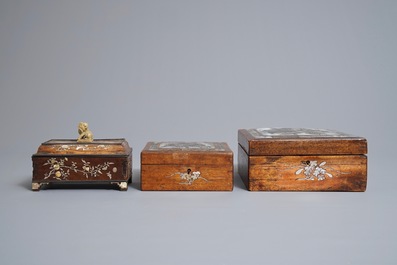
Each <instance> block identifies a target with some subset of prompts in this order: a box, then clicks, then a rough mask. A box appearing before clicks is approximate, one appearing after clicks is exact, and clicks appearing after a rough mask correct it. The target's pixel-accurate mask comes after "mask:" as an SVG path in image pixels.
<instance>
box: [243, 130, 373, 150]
mask: <svg viewBox="0 0 397 265" xmlns="http://www.w3.org/2000/svg"><path fill="white" fill-rule="evenodd" d="M238 141H239V144H240V145H241V146H242V147H243V149H244V150H245V151H246V152H247V153H248V154H249V155H301V154H307V155H361V154H366V153H367V140H366V139H365V138H363V137H355V136H341V137H321V136H320V137H307V138H304V137H293V136H292V137H288V138H277V137H273V138H258V137H254V136H253V135H252V134H251V133H250V132H249V131H248V130H245V129H241V130H239V132H238Z"/></svg>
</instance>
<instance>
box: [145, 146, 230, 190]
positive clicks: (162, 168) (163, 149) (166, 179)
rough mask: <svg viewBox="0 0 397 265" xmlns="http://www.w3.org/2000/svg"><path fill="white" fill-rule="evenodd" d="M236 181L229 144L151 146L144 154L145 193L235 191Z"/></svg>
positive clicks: (147, 147)
mask: <svg viewBox="0 0 397 265" xmlns="http://www.w3.org/2000/svg"><path fill="white" fill-rule="evenodd" d="M233 181H234V180H233V152H232V151H231V150H230V148H229V146H228V145H227V144H226V143H216V142H215V143H214V142H149V143H148V144H147V145H146V147H145V148H144V149H143V150H142V153H141V189H142V190H143V191H149V190H152V191H154V190H156V191H165V190H168V191H232V190H233Z"/></svg>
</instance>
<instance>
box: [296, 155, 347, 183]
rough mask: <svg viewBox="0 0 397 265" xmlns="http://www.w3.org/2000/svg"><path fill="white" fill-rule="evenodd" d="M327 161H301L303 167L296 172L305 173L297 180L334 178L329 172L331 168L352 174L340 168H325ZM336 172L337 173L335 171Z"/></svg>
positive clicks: (298, 173)
mask: <svg viewBox="0 0 397 265" xmlns="http://www.w3.org/2000/svg"><path fill="white" fill-rule="evenodd" d="M326 163H327V162H326V161H323V162H321V163H317V161H315V160H307V161H302V162H301V164H302V165H301V168H300V169H298V170H297V171H296V172H295V174H296V175H300V174H302V173H303V175H304V177H303V178H297V179H296V180H319V181H322V180H325V179H327V178H333V177H334V176H333V175H332V174H331V173H329V169H332V170H333V171H335V172H337V173H339V174H350V173H349V172H342V171H338V170H334V169H333V168H331V167H328V168H325V164H326ZM334 174H335V173H334Z"/></svg>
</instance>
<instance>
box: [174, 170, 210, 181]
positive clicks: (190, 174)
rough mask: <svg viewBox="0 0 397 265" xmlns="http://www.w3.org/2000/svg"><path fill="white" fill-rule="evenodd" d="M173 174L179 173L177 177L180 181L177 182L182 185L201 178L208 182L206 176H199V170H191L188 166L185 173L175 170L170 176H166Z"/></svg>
mask: <svg viewBox="0 0 397 265" xmlns="http://www.w3.org/2000/svg"><path fill="white" fill-rule="evenodd" d="M175 175H179V179H180V180H181V181H182V182H180V183H179V184H182V185H192V184H193V182H194V181H196V180H198V179H202V180H205V181H207V182H208V180H207V179H206V178H203V177H202V176H201V173H200V171H192V170H191V169H190V168H189V169H188V170H187V171H186V172H185V173H182V172H175V173H173V174H172V175H171V176H167V177H172V176H175Z"/></svg>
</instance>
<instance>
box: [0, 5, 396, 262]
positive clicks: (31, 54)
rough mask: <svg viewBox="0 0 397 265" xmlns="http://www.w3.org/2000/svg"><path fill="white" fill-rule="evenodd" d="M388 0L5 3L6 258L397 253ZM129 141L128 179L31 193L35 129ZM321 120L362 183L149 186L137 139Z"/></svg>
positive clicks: (258, 258) (274, 258)
mask: <svg viewBox="0 0 397 265" xmlns="http://www.w3.org/2000/svg"><path fill="white" fill-rule="evenodd" d="M396 25H397V2H396V1H348V0H342V1H303V0H302V1H254V0H248V1H218V0H213V1H175V0H170V1H0V88H1V90H0V91H1V92H0V93H1V94H0V122H1V137H0V148H1V149H0V150H1V152H0V156H1V171H0V212H1V218H0V263H1V264H264V263H267V264H291V263H295V264H397V254H396V247H397V244H396V243H397V232H396V229H395V223H396V221H397V220H396V210H395V206H394V203H396V202H397V196H396V195H395V192H394V190H395V187H396V185H397V180H396V177H397V176H396V173H395V171H394V170H393V166H394V163H395V161H394V159H395V158H396V155H395V150H396V140H395V135H396V132H397V130H396V118H395V114H396V110H397V108H396V104H395V100H396V92H395V89H396V85H397V74H396V73H397V71H396V70H397V63H396V62H397V52H396V47H397V31H396ZM79 121H87V122H89V124H90V127H91V129H92V131H93V132H94V136H95V137H97V138H115V137H125V138H126V139H127V140H128V141H129V143H130V145H131V146H132V147H133V149H134V152H133V153H134V177H133V183H132V185H131V186H130V188H129V190H128V191H127V192H118V191H115V190H108V189H77V190H76V189H54V190H44V191H41V192H38V193H34V192H31V191H30V181H31V171H32V165H31V157H30V156H31V155H32V154H33V153H35V152H36V150H37V147H38V146H39V145H40V144H41V143H42V142H44V141H46V140H49V139H52V138H76V137H77V132H76V131H77V123H78V122H79ZM257 127H310V128H329V129H335V130H340V131H344V132H347V133H352V134H356V135H360V136H364V137H366V138H367V139H368V142H369V155H368V157H369V168H368V170H369V171H368V178H369V180H368V190H367V191H366V192H365V193H305V192H302V193H294V192H290V193H288V192H284V193H276V192H274V193H266V192H262V193H261V192H259V193H252V192H248V191H246V189H245V188H244V186H243V185H242V183H241V181H240V179H239V177H238V175H237V174H236V185H235V189H234V191H233V192H225V193H223V192H212V193H210V192H190V193H189V192H141V191H139V189H138V187H139V163H140V160H139V155H140V151H141V150H142V148H143V147H144V145H145V143H146V142H147V141H151V140H185V141H196V140H205V141H225V142H228V143H229V145H230V146H231V148H232V149H233V151H234V152H235V154H237V130H238V129H239V128H257Z"/></svg>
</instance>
